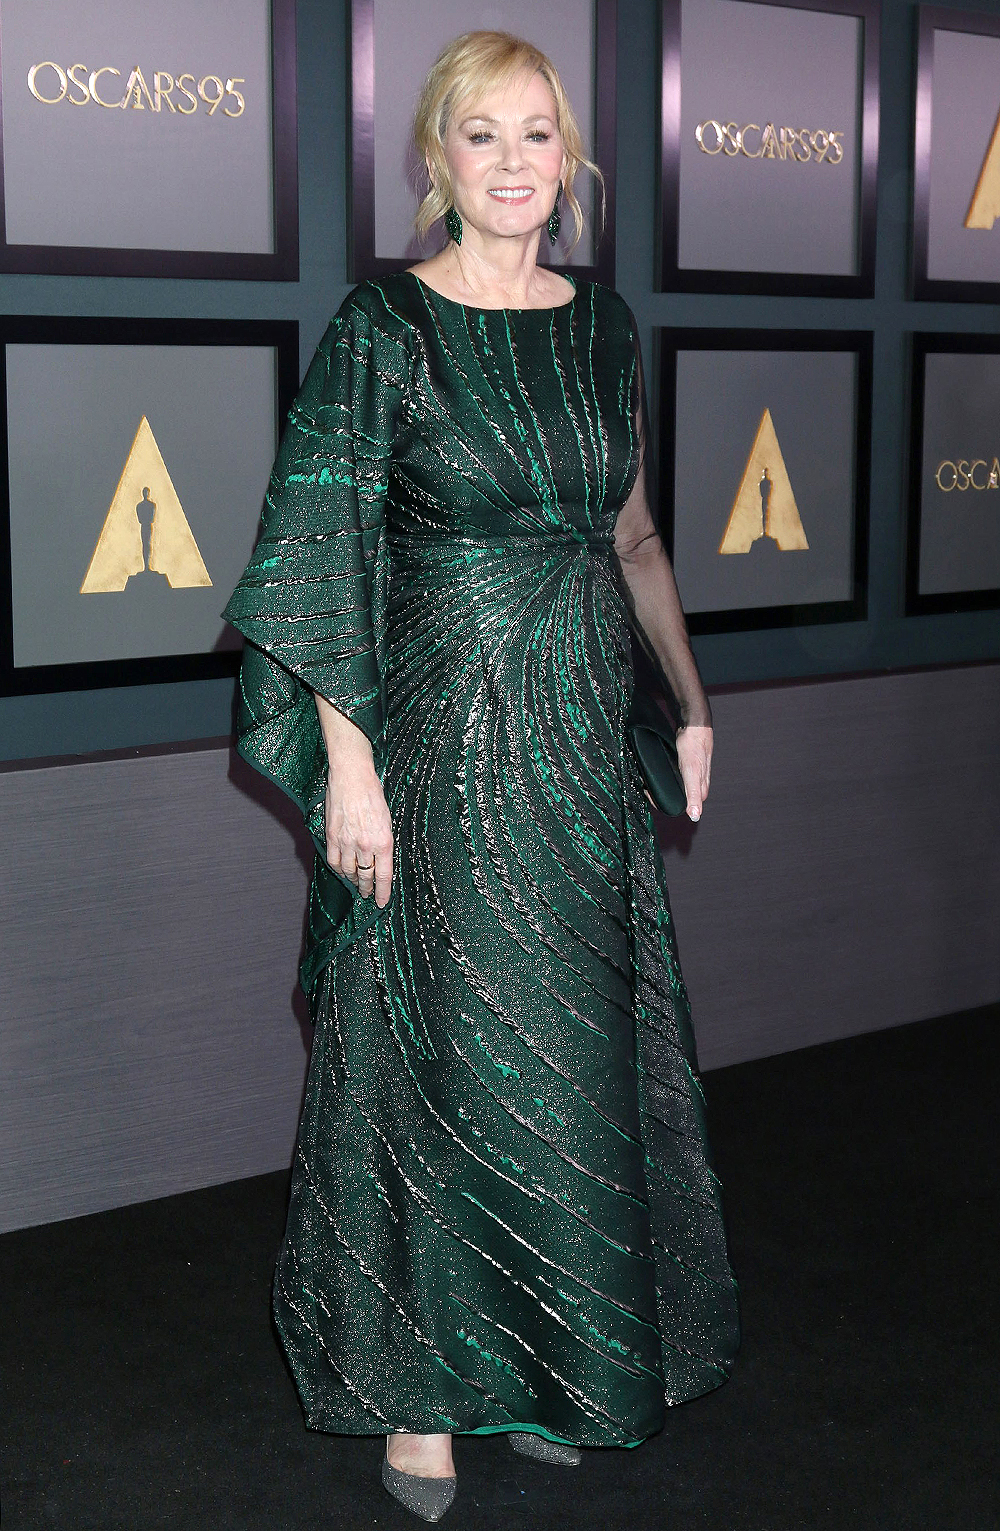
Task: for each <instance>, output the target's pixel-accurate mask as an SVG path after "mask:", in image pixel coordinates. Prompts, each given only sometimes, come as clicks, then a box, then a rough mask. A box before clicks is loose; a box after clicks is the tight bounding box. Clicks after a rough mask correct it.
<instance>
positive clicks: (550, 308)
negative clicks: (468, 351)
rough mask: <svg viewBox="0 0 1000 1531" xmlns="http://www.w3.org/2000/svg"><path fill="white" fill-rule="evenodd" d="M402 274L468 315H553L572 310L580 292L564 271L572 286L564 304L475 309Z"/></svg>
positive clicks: (573, 280)
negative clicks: (538, 306) (540, 306)
mask: <svg viewBox="0 0 1000 1531" xmlns="http://www.w3.org/2000/svg"><path fill="white" fill-rule="evenodd" d="M403 274H404V276H412V278H413V280H414V281H415V282H416V283H417V285H418V286H419V287H420V289H421V291H422V292H430V293H433V294H434V296H435V298H440V299H441V302H442V303H448V304H449V305H450V306H451V307H452V308H464V309H465V311H466V312H467V313H470V314H555V313H558V312H559V310H560V309H562V308H572V307H573V304H574V303H575V302H576V300H577V297H578V295H579V292H580V289H579V287H578V286H577V283H576V278H575V277H572V276H570V274H569V272H568V271H564V272H561V273H560V275H562V276H565V278H566V280H567V281H568V282H572V284H573V295H572V297H570V298H569V299H568V300H567V302H565V303H550V304H549V305H548V307H547V308H477V307H476V305H475V304H474V303H462V302H460V301H459V299H458V298H449V297H446V296H445V294H444V293H443V292H438V290H437V288H436V287H432V286H431V285H430V283H429V282H425V281H424V279H423V277H422V276H418V275H417V273H416V272H415V271H411V270H410V269H409V268H407V269H406V270H405V271H404V273H403Z"/></svg>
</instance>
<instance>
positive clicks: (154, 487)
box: [80, 415, 212, 595]
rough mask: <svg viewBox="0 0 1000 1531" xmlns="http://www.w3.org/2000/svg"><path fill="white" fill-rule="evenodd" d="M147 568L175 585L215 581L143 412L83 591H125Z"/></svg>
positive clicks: (187, 586)
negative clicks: (133, 579)
mask: <svg viewBox="0 0 1000 1531" xmlns="http://www.w3.org/2000/svg"><path fill="white" fill-rule="evenodd" d="M146 570H148V571H149V572H150V573H152V574H162V575H165V577H166V580H167V584H168V585H169V586H170V588H171V590H185V589H190V588H192V587H193V586H196V585H210V584H211V583H212V581H211V579H210V577H209V573H208V570H207V569H206V567H205V560H204V559H203V558H202V556H201V553H200V552H199V550H198V544H197V543H196V542H195V540H194V535H193V533H192V531H191V528H190V526H189V525H188V519H187V516H186V515H185V514H184V511H183V508H182V506H181V502H180V500H179V499H178V498H177V490H176V489H175V488H174V486H173V484H172V483H171V481H170V474H169V473H168V472H167V465H166V463H165V462H164V461H163V455H162V453H161V452H160V449H159V447H158V446H157V444H156V438H155V436H154V435H153V432H152V431H151V430H150V426H149V421H148V420H147V419H146V416H145V415H143V417H142V419H141V420H140V421H139V429H138V430H137V431H136V433H135V439H134V440H133V442H132V446H131V448H130V450H129V454H128V457H127V459H126V462H125V466H124V468H123V469H122V476H121V478H120V479H119V480H118V488H117V489H116V490H115V494H114V499H113V500H112V501H111V508H110V509H109V511H108V514H107V516H106V517H105V521H104V525H103V526H102V528H101V535H100V536H99V537H98V539H97V546H96V547H95V549H94V555H93V557H92V558H91V560H90V566H89V568H88V569H87V572H86V574H85V575H84V579H83V584H82V585H81V586H80V594H81V595H93V594H94V593H95V592H97V591H111V590H124V589H125V586H126V585H127V584H128V582H129V580H130V579H131V578H132V576H133V575H134V574H142V573H144V572H145V571H146Z"/></svg>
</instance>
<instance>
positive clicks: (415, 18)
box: [374, 0, 613, 265]
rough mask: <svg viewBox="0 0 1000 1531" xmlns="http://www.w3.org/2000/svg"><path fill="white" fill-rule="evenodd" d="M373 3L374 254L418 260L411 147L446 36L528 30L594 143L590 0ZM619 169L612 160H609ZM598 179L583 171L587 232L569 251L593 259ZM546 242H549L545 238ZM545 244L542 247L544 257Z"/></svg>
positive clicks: (580, 183)
mask: <svg viewBox="0 0 1000 1531" xmlns="http://www.w3.org/2000/svg"><path fill="white" fill-rule="evenodd" d="M374 9H375V36H374V52H375V123H376V128H375V253H376V255H378V256H386V257H388V258H390V259H391V258H394V257H397V256H399V255H401V254H402V253H403V252H404V251H405V252H406V253H407V255H408V256H409V257H410V259H417V258H419V256H420V255H421V254H427V253H428V251H429V250H430V249H431V248H433V244H431V245H429V246H428V248H427V249H426V250H421V247H420V246H419V245H418V244H417V241H416V236H415V234H414V231H413V218H414V214H415V213H416V210H417V197H416V195H415V193H414V185H415V182H416V179H417V178H418V176H419V171H420V166H419V163H415V162H414V158H413V152H412V147H411V145H412V127H413V113H414V110H415V108H416V104H417V94H418V92H419V90H420V87H421V85H422V84H423V81H424V76H425V75H426V73H427V71H428V69H429V68H430V67H431V65H432V64H433V62H434V60H435V58H436V57H437V55H438V53H439V52H440V51H441V49H442V48H443V47H444V45H445V43H447V42H450V41H451V39H452V38H453V37H458V36H459V34H460V33H462V32H471V31H473V30H475V29H476V28H477V27H483V28H495V29H499V30H502V31H505V32H513V33H514V34H515V35H516V36H519V37H526V38H527V39H528V41H529V42H532V43H534V44H535V46H536V47H538V48H541V50H542V52H543V53H546V54H548V56H549V57H550V58H551V59H552V62H553V63H554V64H555V66H556V68H557V69H558V71H559V76H560V78H561V80H562V82H563V84H564V85H565V87H566V91H567V94H568V96H569V99H570V101H571V103H572V105H573V110H574V112H575V113H576V115H577V118H578V120H579V123H580V130H581V132H582V133H583V137H584V141H585V143H586V146H587V152H588V153H590V152H592V149H593V143H594V100H593V96H594V7H593V4H592V3H591V0H547V4H546V5H544V6H539V5H537V4H536V3H535V0H472V3H471V4H469V3H468V0H435V3H434V5H433V7H428V6H420V5H414V4H413V3H412V0H374ZM611 168H613V167H611ZM592 187H593V183H592V181H591V178H590V176H589V175H588V174H587V172H586V171H582V172H581V173H580V176H579V177H578V179H577V182H576V185H575V187H574V190H575V191H576V194H577V197H578V198H579V200H580V202H581V205H582V206H583V209H584V212H585V213H586V214H587V232H586V233H585V234H584V236H583V238H582V239H581V241H580V243H579V245H578V246H577V248H576V250H575V251H574V252H573V254H572V255H571V256H570V257H569V261H570V263H571V264H576V265H580V264H582V265H589V264H590V263H591V261H592V260H593V258H594V256H593V239H592V237H591V235H592V229H593V218H592V209H593V195H592ZM543 244H545V245H547V241H543ZM546 253H547V250H546V249H543V250H542V251H541V255H542V256H543V257H544V256H545V255H546Z"/></svg>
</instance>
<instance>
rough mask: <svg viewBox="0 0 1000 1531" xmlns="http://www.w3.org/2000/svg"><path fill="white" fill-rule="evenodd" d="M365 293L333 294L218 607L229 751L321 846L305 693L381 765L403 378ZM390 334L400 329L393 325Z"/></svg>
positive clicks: (402, 348)
mask: <svg viewBox="0 0 1000 1531" xmlns="http://www.w3.org/2000/svg"><path fill="white" fill-rule="evenodd" d="M378 298H379V294H378V292H377V289H367V288H365V287H362V288H357V289H355V291H354V292H353V293H352V294H351V295H350V296H349V297H348V298H347V299H346V301H345V303H344V304H343V306H342V307H341V309H340V311H339V312H338V314H337V315H336V317H335V318H334V319H333V320H332V321H331V323H330V325H329V327H328V329H327V332H326V334H325V335H324V337H323V339H322V341H321V342H320V345H319V347H318V349H317V351H316V354H315V356H314V358H313V361H312V363H311V365H310V367H309V370H308V372H307V374H306V377H305V381H304V382H303V384H302V387H301V389H300V391H299V393H298V395H297V397H296V399H295V402H294V403H293V405H292V408H291V410H290V411H289V415H288V421H287V425H286V428H285V432H284V435H283V437H282V440H281V445H280V448H279V451H278V456H277V458H276V460H275V463H274V467H273V469H272V472H271V478H270V482H269V486H268V491H267V496H266V499H265V503H264V510H263V515H262V518H261V530H260V536H259V539H258V542H257V546H256V548H255V550H254V553H253V556H252V558H251V559H250V562H249V563H248V565H247V567H246V569H245V571H244V573H243V575H242V577H241V579H240V581H239V584H238V585H237V586H236V589H235V590H234V592H233V594H232V596H231V598H230V600H229V603H228V605H227V606H226V609H225V611H224V613H223V615H224V616H225V618H226V620H227V621H228V622H230V623H232V625H233V626H234V627H236V628H238V630H239V631H240V632H241V633H242V634H243V636H244V638H245V639H246V640H247V641H246V646H245V648H244V652H243V660H242V666H241V669H240V681H239V696H238V712H237V748H238V750H239V752H240V754H241V755H242V756H243V757H244V759H246V760H247V761H249V763H250V764H251V765H252V766H254V767H255V768H256V769H257V770H258V771H261V772H262V773H263V774H264V775H265V776H267V777H269V778H270V779H271V780H272V781H274V782H275V783H276V784H277V785H278V786H279V787H280V788H281V789H282V790H283V791H284V792H286V793H287V794H288V796H289V797H290V798H292V799H293V801H294V802H296V803H297V804H298V806H299V807H300V808H301V810H302V812H303V814H304V816H305V819H306V823H307V824H308V826H309V830H310V832H311V834H312V836H313V839H314V841H315V843H316V845H317V848H318V850H319V851H320V854H321V855H325V831H324V824H323V804H324V794H325V787H326V768H327V757H326V748H325V745H324V743H323V736H322V733H321V731H320V726H319V718H318V715H317V712H316V705H315V700H314V695H313V693H315V692H318V693H319V694H320V695H322V696H324V697H326V698H328V700H329V701H331V702H332V703H333V704H334V706H335V707H337V708H338V709H339V710H340V711H341V712H343V713H344V714H345V715H346V716H347V717H349V718H350V719H351V721H352V722H353V723H356V724H357V726H358V727H359V728H361V729H362V730H363V731H364V733H365V734H366V735H367V736H368V738H369V739H370V740H371V744H372V753H373V756H374V760H375V766H376V769H377V770H378V772H379V774H380V775H381V773H382V770H383V768H384V763H385V758H384V739H385V722H386V718H385V679H384V653H385V621H386V596H387V582H388V570H387V558H386V551H385V500H386V492H387V487H388V475H389V468H390V464H391V458H392V448H393V441H394V438H395V434H396V430H397V426H398V420H399V413H400V408H401V402H402V399H403V396H404V392H405V389H406V385H407V382H408V378H409V372H410V367H409V354H408V350H407V347H406V344H405V339H404V335H403V334H402V333H401V334H396V335H393V334H392V333H390V332H389V329H388V326H387V325H384V324H379V323H378V322H377V320H378V319H379V318H380V317H381V316H380V315H379V314H378V312H377V311H376V312H374V313H373V311H372V310H373V309H376V306H377V302H378ZM400 329H402V327H400Z"/></svg>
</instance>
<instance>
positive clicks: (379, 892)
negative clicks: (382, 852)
mask: <svg viewBox="0 0 1000 1531" xmlns="http://www.w3.org/2000/svg"><path fill="white" fill-rule="evenodd" d="M391 892H392V852H391V851H390V852H389V854H388V855H387V856H377V857H376V858H375V902H376V904H378V906H379V908H380V909H384V908H385V906H386V904H387V903H388V902H389V894H390V893H391Z"/></svg>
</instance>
